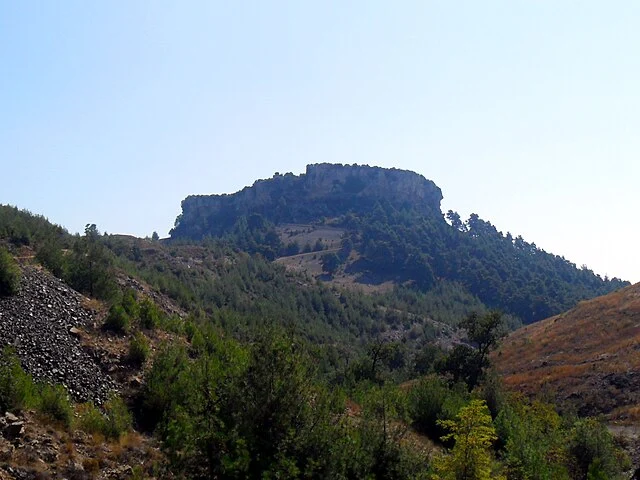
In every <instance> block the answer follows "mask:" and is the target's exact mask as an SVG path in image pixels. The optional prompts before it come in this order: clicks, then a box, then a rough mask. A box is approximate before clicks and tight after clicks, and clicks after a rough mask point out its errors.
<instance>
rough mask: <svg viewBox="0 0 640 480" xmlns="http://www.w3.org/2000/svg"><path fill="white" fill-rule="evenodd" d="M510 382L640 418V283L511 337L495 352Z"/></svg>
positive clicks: (591, 410)
mask: <svg viewBox="0 0 640 480" xmlns="http://www.w3.org/2000/svg"><path fill="white" fill-rule="evenodd" d="M494 360H495V362H496V366H497V369H498V371H499V372H500V374H501V375H502V376H503V378H504V381H505V383H506V385H508V386H509V387H510V388H512V389H514V390H517V391H523V392H525V393H527V394H529V395H536V394H544V395H551V396H553V397H555V398H556V399H557V400H558V401H559V402H562V403H565V404H571V405H573V406H574V407H575V408H577V409H578V412H579V413H580V414H583V415H586V414H597V413H603V414H608V415H609V416H610V417H612V418H618V419H624V420H627V421H631V422H637V421H638V420H639V419H640V374H638V371H639V370H640V284H636V285H633V286H629V287H626V288H624V289H622V290H619V291H617V292H614V293H610V294H608V295H605V296H602V297H598V298H595V299H592V300H587V301H583V302H580V304H578V305H577V306H576V307H575V308H573V309H571V310H569V311H568V312H566V313H563V314H561V315H556V316H554V317H551V318H548V319H546V320H543V321H541V322H538V323H536V324H533V325H528V326H526V327H523V328H521V329H519V330H517V331H515V332H513V333H512V334H511V335H509V337H507V338H506V339H505V340H504V342H503V345H502V347H501V348H500V350H499V352H498V353H497V354H496V355H495V356H494Z"/></svg>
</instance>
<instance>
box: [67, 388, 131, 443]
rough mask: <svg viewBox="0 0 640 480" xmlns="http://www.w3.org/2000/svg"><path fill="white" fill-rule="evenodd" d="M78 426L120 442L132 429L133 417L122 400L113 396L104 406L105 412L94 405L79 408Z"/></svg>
mask: <svg viewBox="0 0 640 480" xmlns="http://www.w3.org/2000/svg"><path fill="white" fill-rule="evenodd" d="M78 410H79V419H78V426H79V427H80V428H81V429H82V430H83V431H85V432H87V433H91V434H96V433H97V434H100V435H103V436H104V437H106V438H108V439H111V440H118V439H119V438H120V437H121V436H122V435H124V434H125V433H126V432H127V431H129V430H130V429H131V425H132V416H131V413H130V412H129V409H128V408H127V405H126V404H125V403H124V401H123V400H122V398H120V397H119V396H117V395H112V396H111V397H109V400H108V401H107V402H106V403H105V404H104V412H101V411H100V409H98V408H96V407H95V405H93V404H92V403H85V404H83V405H80V406H79V408H78Z"/></svg>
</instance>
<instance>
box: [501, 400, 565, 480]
mask: <svg viewBox="0 0 640 480" xmlns="http://www.w3.org/2000/svg"><path fill="white" fill-rule="evenodd" d="M495 423H496V430H497V432H498V435H499V437H500V440H501V441H502V442H503V443H504V453H503V458H504V461H505V464H506V467H507V471H508V473H509V478H514V479H523V480H524V479H532V480H561V479H568V478H569V474H568V471H567V467H566V455H565V452H564V449H565V433H564V432H563V425H562V420H561V418H560V416H559V415H558V414H557V413H556V412H555V410H554V409H553V406H551V405H547V404H544V403H540V402H534V403H532V404H528V403H525V402H523V401H522V400H516V399H511V401H509V402H507V403H506V404H505V405H504V407H503V408H502V409H501V410H500V413H499V414H498V416H497V418H496V421H495Z"/></svg>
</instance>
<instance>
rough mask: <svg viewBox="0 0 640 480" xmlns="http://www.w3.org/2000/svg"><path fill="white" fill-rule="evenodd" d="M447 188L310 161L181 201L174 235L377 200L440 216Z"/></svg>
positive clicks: (308, 216)
mask: <svg viewBox="0 0 640 480" xmlns="http://www.w3.org/2000/svg"><path fill="white" fill-rule="evenodd" d="M441 200H442V192H441V190H440V188H438V186H437V185H436V184H435V183H433V182H432V181H430V180H427V179H425V178H424V177H423V176H422V175H419V174H417V173H414V172H410V171H407V170H398V169H395V168H391V169H387V168H380V167H369V166H366V165H336V164H328V163H323V164H317V165H308V166H307V169H306V173H304V174H301V175H299V176H298V175H293V174H291V173H288V174H286V175H280V174H277V173H276V174H275V175H274V177H273V178H270V179H267V180H258V181H257V182H255V183H254V184H253V185H252V186H251V187H246V188H244V189H243V190H241V191H239V192H237V193H234V194H231V195H192V196H189V197H187V198H186V199H185V200H184V201H183V202H182V214H181V215H180V216H179V217H178V219H177V220H176V227H175V228H174V229H173V231H172V233H171V235H172V237H190V238H201V237H202V236H204V235H207V234H212V235H218V234H220V233H222V232H224V231H225V229H227V228H229V227H230V226H232V225H233V224H234V223H235V220H237V218H238V217H240V216H242V215H247V214H251V213H258V214H260V215H263V216H264V217H265V218H267V219H269V220H271V221H273V222H274V223H279V222H290V223H295V222H309V221H313V220H317V219H318V218H319V217H321V216H338V215H344V214H347V213H350V212H355V213H362V212H366V211H368V210H371V209H373V208H374V207H375V205H376V204H377V203H378V202H387V203H389V204H392V205H394V206H396V207H398V208H410V209H412V210H414V211H416V212H418V213H421V214H424V215H438V216H440V215H441V212H440V202H441Z"/></svg>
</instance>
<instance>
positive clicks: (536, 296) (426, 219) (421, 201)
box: [171, 164, 628, 323]
mask: <svg viewBox="0 0 640 480" xmlns="http://www.w3.org/2000/svg"><path fill="white" fill-rule="evenodd" d="M441 200H442V192H441V190H440V188H439V187H438V186H437V185H436V184H435V183H434V182H433V181H431V180H427V179H426V178H424V177H423V176H422V175H419V174H417V173H414V172H409V171H404V170H397V169H385V168H379V167H370V166H366V165H365V166H358V165H332V164H320V165H309V166H308V167H307V170H306V173H304V174H301V175H299V176H296V175H293V174H290V173H288V174H286V175H280V174H276V175H274V177H273V178H271V179H267V180H259V181H256V182H255V183H254V185H253V186H251V187H247V188H245V189H243V190H241V191H239V192H237V193H234V194H231V195H208V196H207V195H199V196H189V197H187V198H186V199H185V200H184V201H183V202H182V214H181V215H180V216H178V218H177V219H176V225H175V228H174V229H173V230H172V231H171V240H172V241H174V242H175V241H184V240H189V241H202V240H203V239H205V238H219V239H222V240H224V241H227V242H228V243H229V244H230V245H233V246H234V247H235V248H238V249H240V250H243V251H247V252H249V253H259V254H261V255H263V256H264V257H265V258H267V259H268V260H276V259H277V260H278V261H279V262H280V263H282V264H283V265H285V266H286V267H287V268H288V269H290V270H295V271H304V272H307V273H310V274H311V275H313V276H314V277H315V278H318V279H320V280H323V281H326V282H331V283H334V284H337V285H340V286H347V287H349V286H353V285H360V286H362V287H363V290H365V291H389V290H391V289H393V288H394V287H395V286H404V287H409V288H413V289H416V290H418V291H421V292H429V291H432V290H433V289H434V288H437V286H438V284H439V283H440V282H442V281H446V282H455V283H457V284H459V285H461V286H462V287H463V288H464V289H465V290H466V291H467V292H468V293H469V294H470V295H473V296H476V297H478V298H479V299H480V301H481V302H482V303H483V304H484V305H485V306H486V307H489V308H495V309H500V310H502V311H504V312H506V313H509V314H511V315H514V316H516V317H518V318H519V319H520V320H521V321H523V322H524V323H531V322H534V321H537V320H541V319H543V318H546V317H548V316H550V315H553V314H558V313H560V312H562V311H565V310H567V309H569V308H571V307H573V306H575V305H576V303H577V302H578V301H580V300H584V299H588V298H592V297H594V296H597V295H602V294H605V293H608V292H611V291H614V290H616V289H618V288H621V287H623V286H625V285H628V283H627V282H624V281H622V280H619V279H617V278H613V279H609V278H601V277H600V276H598V275H596V274H595V273H594V272H593V271H591V270H589V269H588V268H586V267H583V268H578V267H577V266H576V265H575V264H573V263H572V262H570V261H569V260H567V259H565V258H564V257H561V256H557V255H553V254H551V253H548V252H545V251H544V250H542V249H540V248H538V247H537V246H536V244H535V243H529V242H527V241H525V240H524V239H523V238H522V237H520V236H514V235H512V234H511V233H509V232H507V233H506V234H504V233H503V232H499V231H498V230H497V229H496V228H495V227H494V226H493V225H492V224H491V223H490V222H489V221H486V220H483V219H481V218H480V217H479V216H478V215H476V214H472V215H471V216H470V217H469V219H468V220H466V221H463V220H462V219H461V218H460V215H458V214H457V213H456V212H454V211H448V212H446V214H444V213H443V212H442V211H441V209H440V202H441Z"/></svg>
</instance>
